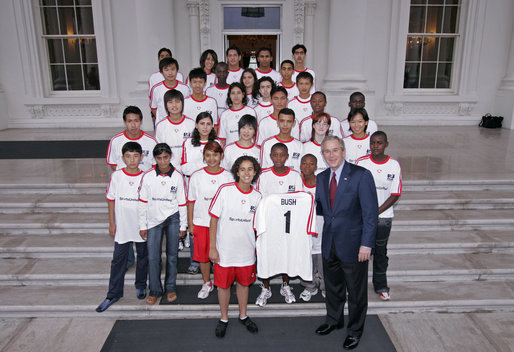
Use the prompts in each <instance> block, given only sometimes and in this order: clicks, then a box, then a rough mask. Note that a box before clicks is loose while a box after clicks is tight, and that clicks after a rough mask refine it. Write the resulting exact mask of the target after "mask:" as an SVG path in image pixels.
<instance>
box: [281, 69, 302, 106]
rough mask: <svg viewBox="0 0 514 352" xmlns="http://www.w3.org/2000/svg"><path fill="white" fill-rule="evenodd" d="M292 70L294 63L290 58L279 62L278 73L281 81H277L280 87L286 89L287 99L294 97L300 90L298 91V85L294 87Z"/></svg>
mask: <svg viewBox="0 0 514 352" xmlns="http://www.w3.org/2000/svg"><path fill="white" fill-rule="evenodd" d="M293 72H294V64H293V62H292V61H291V60H284V61H282V63H281V64H280V74H281V75H282V82H280V83H279V85H281V86H282V87H284V88H285V89H286V90H287V99H288V100H292V99H294V97H296V96H297V95H298V94H300V92H299V91H298V87H296V83H295V82H293V80H292V79H291V77H293Z"/></svg>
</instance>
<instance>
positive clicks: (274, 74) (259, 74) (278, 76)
mask: <svg viewBox="0 0 514 352" xmlns="http://www.w3.org/2000/svg"><path fill="white" fill-rule="evenodd" d="M255 74H256V75H257V80H259V79H261V77H264V76H268V77H271V79H272V80H274V81H275V84H278V83H279V82H282V75H281V74H280V72H278V71H276V70H274V69H272V68H270V70H269V71H268V72H263V71H261V70H259V69H258V68H256V69H255Z"/></svg>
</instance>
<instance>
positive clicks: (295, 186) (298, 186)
mask: <svg viewBox="0 0 514 352" xmlns="http://www.w3.org/2000/svg"><path fill="white" fill-rule="evenodd" d="M269 157H270V158H271V160H272V161H273V166H272V167H270V168H263V170H262V174H261V176H260V177H259V179H258V180H257V190H258V191H259V192H261V193H262V195H263V196H266V195H268V194H280V193H290V192H297V191H300V190H302V188H303V187H302V177H301V176H300V173H299V172H298V171H295V170H292V169H290V168H289V167H287V166H286V161H287V159H288V158H289V153H288V148H287V146H286V145H285V144H284V143H276V144H274V145H273V146H272V147H271V152H270V156H269ZM261 279H262V284H263V285H262V286H261V293H260V294H259V297H257V300H256V301H255V304H256V305H258V306H260V307H264V306H265V305H266V303H267V301H268V299H269V298H270V297H271V289H270V287H269V285H270V278H269V277H265V278H261ZM280 294H281V295H282V296H284V298H285V301H286V303H293V302H296V298H295V296H294V294H293V293H292V291H291V287H290V286H289V276H288V275H286V274H283V275H282V286H281V288H280Z"/></svg>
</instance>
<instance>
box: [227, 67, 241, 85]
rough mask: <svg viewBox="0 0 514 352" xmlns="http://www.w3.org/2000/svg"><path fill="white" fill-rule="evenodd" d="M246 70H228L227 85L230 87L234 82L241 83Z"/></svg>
mask: <svg viewBox="0 0 514 352" xmlns="http://www.w3.org/2000/svg"><path fill="white" fill-rule="evenodd" d="M243 71H244V69H242V68H241V67H240V68H238V69H237V70H228V76H227V83H228V84H229V85H230V84H232V83H234V82H240V81H241V76H242V75H243Z"/></svg>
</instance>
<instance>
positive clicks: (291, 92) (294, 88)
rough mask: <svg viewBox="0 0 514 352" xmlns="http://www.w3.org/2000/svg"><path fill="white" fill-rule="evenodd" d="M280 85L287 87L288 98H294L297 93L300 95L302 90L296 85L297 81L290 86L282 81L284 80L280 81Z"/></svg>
mask: <svg viewBox="0 0 514 352" xmlns="http://www.w3.org/2000/svg"><path fill="white" fill-rule="evenodd" d="M279 85H280V86H282V87H284V88H285V89H286V91H287V100H293V99H294V97H296V96H297V95H300V91H299V90H298V87H297V86H296V83H294V82H293V85H291V86H289V87H287V86H285V85H284V83H282V82H279ZM311 94H312V93H311Z"/></svg>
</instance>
